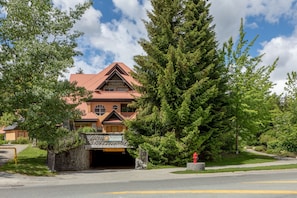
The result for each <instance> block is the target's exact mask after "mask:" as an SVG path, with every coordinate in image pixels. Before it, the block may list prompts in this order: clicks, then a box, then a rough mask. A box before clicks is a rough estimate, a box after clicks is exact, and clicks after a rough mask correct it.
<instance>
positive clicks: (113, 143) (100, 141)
mask: <svg viewBox="0 0 297 198" xmlns="http://www.w3.org/2000/svg"><path fill="white" fill-rule="evenodd" d="M82 136H83V137H84V138H85V140H86V144H85V149H87V150H96V149H104V148H129V146H128V142H127V141H126V140H125V139H124V133H122V132H112V133H98V132H96V133H82Z"/></svg>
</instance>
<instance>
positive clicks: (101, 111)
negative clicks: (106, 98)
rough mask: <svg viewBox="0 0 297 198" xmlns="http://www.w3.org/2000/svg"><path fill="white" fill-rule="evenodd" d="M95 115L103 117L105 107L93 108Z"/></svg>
mask: <svg viewBox="0 0 297 198" xmlns="http://www.w3.org/2000/svg"><path fill="white" fill-rule="evenodd" d="M95 113H96V114H97V115H103V114H104V113H105V107H104V106H103V105H97V106H96V107H95Z"/></svg>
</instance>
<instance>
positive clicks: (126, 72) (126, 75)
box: [70, 62, 139, 91]
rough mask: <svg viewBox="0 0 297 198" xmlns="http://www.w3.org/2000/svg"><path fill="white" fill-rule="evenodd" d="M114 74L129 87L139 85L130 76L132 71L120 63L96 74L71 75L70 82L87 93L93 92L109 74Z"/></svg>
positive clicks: (115, 63)
mask: <svg viewBox="0 0 297 198" xmlns="http://www.w3.org/2000/svg"><path fill="white" fill-rule="evenodd" d="M114 72H116V73H117V74H118V75H119V76H120V77H121V78H122V79H123V80H125V82H126V83H127V84H129V86H131V87H132V86H133V84H136V85H138V84H139V83H138V82H137V81H136V80H135V79H134V78H133V77H132V76H131V72H132V70H131V69H130V68H129V67H128V66H127V65H125V64H124V63H121V62H114V63H112V64H110V65H109V66H108V67H106V68H105V69H103V70H102V71H101V72H99V73H98V74H71V75H70V82H77V86H80V87H85V88H86V89H87V90H89V91H95V90H96V89H97V88H98V87H99V86H100V85H102V84H103V83H104V82H105V81H106V80H107V79H108V78H109V77H110V74H112V73H114Z"/></svg>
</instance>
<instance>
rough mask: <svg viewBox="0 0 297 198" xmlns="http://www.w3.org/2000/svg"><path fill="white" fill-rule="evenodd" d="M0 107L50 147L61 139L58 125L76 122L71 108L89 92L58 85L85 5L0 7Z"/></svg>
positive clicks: (14, 1)
mask: <svg viewBox="0 0 297 198" xmlns="http://www.w3.org/2000/svg"><path fill="white" fill-rule="evenodd" d="M0 6H1V11H3V12H5V14H4V13H2V15H1V18H0V44H1V52H0V65H1V66H0V74H1V79H0V91H1V95H0V107H1V109H2V111H3V112H7V113H8V114H10V115H11V114H13V115H15V116H16V120H17V121H19V123H18V124H19V127H20V128H21V129H25V130H27V131H28V132H29V136H30V137H31V138H35V139H38V140H41V141H46V142H47V143H48V144H50V145H53V144H54V143H55V141H56V139H58V138H60V137H62V136H63V135H64V134H63V133H60V132H61V131H59V130H57V125H59V124H61V123H63V122H64V121H65V120H69V119H75V118H77V117H78V116H80V112H78V111H76V110H75V107H76V106H77V105H79V104H80V103H81V101H82V100H84V99H85V98H86V97H87V96H88V94H89V93H88V92H87V91H86V90H85V89H83V88H81V87H77V86H76V85H75V84H74V83H70V82H68V81H66V80H65V81H61V80H59V79H60V78H61V77H62V76H63V72H65V71H67V69H68V68H70V67H72V66H73V62H74V61H73V57H74V56H77V55H80V52H78V51H77V50H76V47H77V44H76V39H77V38H78V37H79V36H80V35H81V33H79V32H76V31H73V29H72V28H73V25H74V24H75V22H76V21H77V20H79V18H80V17H81V16H82V14H83V13H84V11H85V10H86V9H87V8H88V7H89V6H90V3H84V4H81V5H77V6H76V8H75V9H72V10H70V11H69V12H64V11H61V10H59V9H58V8H55V7H53V4H52V2H51V1H50V0H46V1H32V0H10V1H1V2H0Z"/></svg>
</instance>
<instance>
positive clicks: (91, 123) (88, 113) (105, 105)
mask: <svg viewBox="0 0 297 198" xmlns="http://www.w3.org/2000/svg"><path fill="white" fill-rule="evenodd" d="M130 73H131V69H130V68H129V67H128V66H126V65H125V64H124V63H120V62H115V63H112V64H111V65H109V66H108V67H106V68H105V69H103V70H102V71H101V72H99V73H98V74H72V75H71V76H70V82H77V86H80V87H85V88H86V89H87V90H89V91H91V92H92V99H90V100H89V101H87V102H84V103H83V104H81V105H79V106H78V109H80V110H81V111H82V112H83V116H82V117H81V119H79V120H75V121H74V129H79V128H80V127H86V126H87V127H92V128H94V129H95V130H96V131H97V132H96V133H88V134H86V135H85V137H86V141H87V142H86V145H85V149H87V150H89V152H90V153H89V156H90V166H91V167H92V166H93V167H96V166H104V165H116V164H117V163H119V162H120V161H122V162H123V161H127V159H128V161H129V160H130V162H131V161H132V159H131V157H130V156H128V154H127V152H126V149H127V148H128V147H129V146H128V144H127V142H126V141H125V139H124V130H125V129H126V127H125V125H124V123H123V122H124V121H125V120H128V119H133V118H134V117H135V110H134V109H133V108H130V107H129V104H130V103H131V102H133V101H134V100H135V97H139V96H140V94H139V93H137V92H136V91H135V89H134V88H133V84H138V82H137V81H136V80H135V79H134V78H133V77H132V76H131V74H130ZM133 160H134V159H133Z"/></svg>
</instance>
